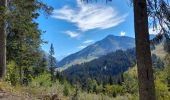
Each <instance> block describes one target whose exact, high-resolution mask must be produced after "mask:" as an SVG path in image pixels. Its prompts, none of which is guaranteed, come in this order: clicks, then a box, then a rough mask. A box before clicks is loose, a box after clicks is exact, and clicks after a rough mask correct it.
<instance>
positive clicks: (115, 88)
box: [104, 85, 125, 97]
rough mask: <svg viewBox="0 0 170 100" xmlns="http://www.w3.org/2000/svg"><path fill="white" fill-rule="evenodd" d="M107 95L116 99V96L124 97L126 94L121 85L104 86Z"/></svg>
mask: <svg viewBox="0 0 170 100" xmlns="http://www.w3.org/2000/svg"><path fill="white" fill-rule="evenodd" d="M104 90H105V92H106V93H108V94H110V95H112V96H113V97H116V95H118V94H119V95H123V94H124V93H125V90H124V87H123V86H120V85H106V86H104Z"/></svg>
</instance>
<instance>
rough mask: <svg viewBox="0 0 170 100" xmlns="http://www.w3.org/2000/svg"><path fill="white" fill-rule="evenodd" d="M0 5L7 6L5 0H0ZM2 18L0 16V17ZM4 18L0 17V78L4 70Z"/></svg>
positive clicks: (3, 12)
mask: <svg viewBox="0 0 170 100" xmlns="http://www.w3.org/2000/svg"><path fill="white" fill-rule="evenodd" d="M0 6H1V8H2V7H3V8H4V9H5V8H6V6H7V0H0ZM0 13H1V14H0V15H1V16H3V15H4V14H5V10H3V11H1V12H0ZM1 18H2V17H1ZM5 27H6V25H5V20H4V19H0V80H2V79H3V77H4V75H5V72H6V29H5Z"/></svg>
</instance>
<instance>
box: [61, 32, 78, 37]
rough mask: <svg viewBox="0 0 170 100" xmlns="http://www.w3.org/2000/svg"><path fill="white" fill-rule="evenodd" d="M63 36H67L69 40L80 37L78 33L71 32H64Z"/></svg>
mask: <svg viewBox="0 0 170 100" xmlns="http://www.w3.org/2000/svg"><path fill="white" fill-rule="evenodd" d="M64 33H65V34H67V35H69V36H70V37H71V38H76V37H78V36H79V35H80V33H78V32H73V31H66V32H64Z"/></svg>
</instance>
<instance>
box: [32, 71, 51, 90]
mask: <svg viewBox="0 0 170 100" xmlns="http://www.w3.org/2000/svg"><path fill="white" fill-rule="evenodd" d="M51 84H52V83H51V78H50V74H49V73H42V74H41V75H39V76H37V77H35V78H34V79H33V80H32V86H35V87H41V86H43V87H50V86H51Z"/></svg>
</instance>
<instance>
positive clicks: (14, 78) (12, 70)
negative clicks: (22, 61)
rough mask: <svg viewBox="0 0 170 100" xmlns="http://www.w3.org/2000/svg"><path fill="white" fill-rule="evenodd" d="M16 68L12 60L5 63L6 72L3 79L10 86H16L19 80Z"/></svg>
mask: <svg viewBox="0 0 170 100" xmlns="http://www.w3.org/2000/svg"><path fill="white" fill-rule="evenodd" d="M17 68H18V67H17V65H16V64H15V62H14V61H11V62H9V63H8V64H7V73H6V77H5V80H6V81H7V82H8V83H10V84H11V85H12V86H16V85H17V84H18V82H19V72H18V70H17Z"/></svg>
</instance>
